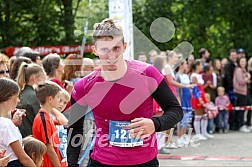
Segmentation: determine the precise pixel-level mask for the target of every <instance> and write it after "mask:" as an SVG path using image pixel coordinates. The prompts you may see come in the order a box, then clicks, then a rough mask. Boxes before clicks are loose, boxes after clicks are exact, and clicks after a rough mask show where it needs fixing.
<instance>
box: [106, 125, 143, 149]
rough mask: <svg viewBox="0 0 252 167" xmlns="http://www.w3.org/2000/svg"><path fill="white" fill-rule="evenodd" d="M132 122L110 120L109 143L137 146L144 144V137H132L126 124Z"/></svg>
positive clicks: (121, 145) (120, 145) (119, 145)
mask: <svg viewBox="0 0 252 167" xmlns="http://www.w3.org/2000/svg"><path fill="white" fill-rule="evenodd" d="M129 124H130V122H126V121H109V143H110V144H111V145H113V146H118V147H135V146H141V145H143V139H135V138H132V137H131V136H130V134H129V132H128V130H127V129H125V127H126V126H128V125H129Z"/></svg>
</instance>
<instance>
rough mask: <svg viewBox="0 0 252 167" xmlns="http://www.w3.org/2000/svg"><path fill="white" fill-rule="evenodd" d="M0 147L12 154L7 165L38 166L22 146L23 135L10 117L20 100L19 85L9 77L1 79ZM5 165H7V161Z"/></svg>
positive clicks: (17, 166) (11, 166)
mask: <svg viewBox="0 0 252 167" xmlns="http://www.w3.org/2000/svg"><path fill="white" fill-rule="evenodd" d="M0 90H1V91H0V149H3V150H6V152H5V151H4V152H3V151H2V154H3V153H5V154H6V155H7V156H9V155H10V160H9V161H8V164H7V167H23V166H36V165H35V163H34V162H33V161H32V159H31V158H30V157H29V156H28V155H27V154H26V153H25V151H24V150H23V148H22V136H21V133H20V132H19V130H18V127H16V126H15V125H14V123H13V122H12V121H11V120H10V119H9V118H10V111H13V110H15V108H16V105H17V103H18V102H19V98H18V96H19V91H20V89H19V87H18V84H17V83H16V82H14V81H13V80H10V79H7V78H1V79H0ZM1 161H2V160H1ZM3 163H5V164H4V166H6V161H5V162H3Z"/></svg>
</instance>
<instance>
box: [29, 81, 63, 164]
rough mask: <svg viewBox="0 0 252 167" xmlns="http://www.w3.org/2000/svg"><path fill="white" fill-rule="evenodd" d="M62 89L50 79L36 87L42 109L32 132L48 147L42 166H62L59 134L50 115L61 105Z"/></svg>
mask: <svg viewBox="0 0 252 167" xmlns="http://www.w3.org/2000/svg"><path fill="white" fill-rule="evenodd" d="M60 91H61V88H60V87H59V86H58V85H57V84H55V83H53V82H50V81H48V82H45V83H44V84H43V85H39V86H38V87H37V88H36V97H37V99H38V101H39V103H40V105H41V109H40V110H39V113H38V114H37V115H36V117H35V119H34V123H33V126H32V133H33V136H34V138H36V139H38V140H40V141H42V142H43V143H44V144H45V145H46V147H47V152H46V153H45V154H44V155H43V158H44V162H43V165H42V167H59V166H62V164H61V161H62V157H61V154H60V151H59V149H58V145H59V144H60V140H59V135H58V133H57V130H56V127H55V124H54V121H53V119H52V118H51V116H50V113H51V111H52V109H53V108H56V107H58V105H59V101H60Z"/></svg>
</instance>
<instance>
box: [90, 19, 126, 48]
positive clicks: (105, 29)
mask: <svg viewBox="0 0 252 167" xmlns="http://www.w3.org/2000/svg"><path fill="white" fill-rule="evenodd" d="M104 37H109V38H112V39H114V38H116V37H122V42H123V43H124V36H123V30H122V27H121V25H120V24H119V23H117V22H116V21H115V20H113V19H110V18H107V19H104V20H103V21H102V22H100V23H95V24H94V32H93V40H94V43H95V42H96V41H97V40H98V39H101V38H104Z"/></svg>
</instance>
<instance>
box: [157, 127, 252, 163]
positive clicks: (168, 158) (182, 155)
mask: <svg viewBox="0 0 252 167" xmlns="http://www.w3.org/2000/svg"><path fill="white" fill-rule="evenodd" d="M176 140H177V137H176V136H173V141H174V142H175V141H176ZM197 144H199V146H192V145H191V144H189V145H188V146H187V147H182V148H178V149H171V154H159V155H158V158H159V163H160V166H161V167H166V166H183V167H185V166H251V167H252V132H251V133H242V132H239V131H230V132H228V133H226V134H217V133H216V134H214V139H208V140H206V141H198V142H197Z"/></svg>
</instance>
